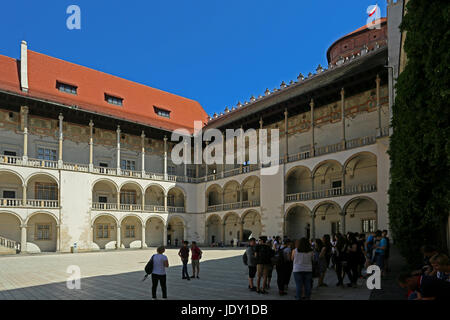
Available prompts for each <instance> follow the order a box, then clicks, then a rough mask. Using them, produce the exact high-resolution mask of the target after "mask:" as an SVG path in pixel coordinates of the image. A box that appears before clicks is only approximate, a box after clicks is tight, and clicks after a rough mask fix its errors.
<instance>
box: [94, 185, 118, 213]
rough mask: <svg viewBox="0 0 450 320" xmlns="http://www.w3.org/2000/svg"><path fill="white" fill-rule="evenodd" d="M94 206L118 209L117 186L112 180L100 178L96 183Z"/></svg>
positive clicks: (100, 208)
mask: <svg viewBox="0 0 450 320" xmlns="http://www.w3.org/2000/svg"><path fill="white" fill-rule="evenodd" d="M92 207H93V209H98V210H117V186H116V185H115V184H114V183H113V182H112V181H111V180H100V181H97V182H96V183H95V184H94V186H93V188H92Z"/></svg>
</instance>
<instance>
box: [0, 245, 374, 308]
mask: <svg viewBox="0 0 450 320" xmlns="http://www.w3.org/2000/svg"><path fill="white" fill-rule="evenodd" d="M203 251H204V254H203V259H202V263H201V266H200V279H195V280H191V281H187V280H182V279H181V262H180V260H179V258H178V256H177V252H178V250H176V249H168V250H167V251H166V254H167V256H168V257H169V264H170V268H169V270H168V296H169V299H189V300H211V299H212V300H216V299H232V300H252V299H261V300H263V299H270V300H272V299H277V300H279V299H283V300H293V299H294V295H295V284H294V281H293V277H292V278H291V283H290V286H289V294H288V295H287V296H284V297H280V296H279V295H278V290H277V288H276V271H275V270H274V272H273V279H272V283H271V289H270V294H268V295H258V294H257V293H255V292H250V291H249V290H248V289H247V268H246V266H244V265H243V263H242V258H241V256H242V253H243V252H244V249H210V248H203ZM154 252H155V249H154V248H149V249H146V250H124V251H120V252H116V251H110V252H107V251H104V252H92V253H78V254H40V255H18V256H3V257H0V300H4V299H33V300H40V299H44V300H48V299H50V300H55V299H101V300H105V299H139V300H141V299H150V298H151V295H150V286H151V280H150V279H148V280H147V281H145V282H142V281H141V280H142V278H143V276H144V272H143V269H144V266H145V264H146V263H147V261H148V259H149V257H150V256H151V254H153V253H154ZM70 265H78V266H79V267H80V268H81V277H82V279H81V289H80V290H69V289H67V287H66V280H67V279H68V277H69V274H68V273H67V272H66V270H67V267H68V266H70ZM188 268H189V269H188V270H189V273H191V271H192V269H191V265H189V266H188ZM325 282H326V283H328V284H329V287H328V288H320V289H318V288H316V286H317V284H316V281H315V288H314V289H313V294H312V299H313V300H330V299H334V300H368V299H369V297H370V291H369V290H368V289H367V288H366V285H365V282H362V281H361V280H360V282H359V284H358V288H337V287H335V284H336V282H337V281H336V275H335V273H334V271H333V270H329V271H328V272H327V276H326V280H325ZM160 296H161V291H160V289H158V297H160Z"/></svg>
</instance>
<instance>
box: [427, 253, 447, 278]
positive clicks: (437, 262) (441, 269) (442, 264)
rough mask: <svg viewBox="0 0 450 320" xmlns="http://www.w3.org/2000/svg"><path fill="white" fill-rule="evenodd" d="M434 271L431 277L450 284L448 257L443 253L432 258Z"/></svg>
mask: <svg viewBox="0 0 450 320" xmlns="http://www.w3.org/2000/svg"><path fill="white" fill-rule="evenodd" d="M430 263H431V266H432V267H433V270H432V271H431V272H430V274H429V275H430V276H434V277H436V278H438V279H440V280H443V281H447V282H450V264H449V259H448V256H447V255H445V254H443V253H438V254H435V255H434V256H432V257H431V258H430Z"/></svg>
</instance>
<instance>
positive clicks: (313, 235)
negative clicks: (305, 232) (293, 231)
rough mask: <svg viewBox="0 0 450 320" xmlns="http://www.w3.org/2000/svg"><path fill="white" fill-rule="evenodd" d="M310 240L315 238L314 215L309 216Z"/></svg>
mask: <svg viewBox="0 0 450 320" xmlns="http://www.w3.org/2000/svg"><path fill="white" fill-rule="evenodd" d="M311 238H312V239H315V238H316V215H315V214H312V215H311Z"/></svg>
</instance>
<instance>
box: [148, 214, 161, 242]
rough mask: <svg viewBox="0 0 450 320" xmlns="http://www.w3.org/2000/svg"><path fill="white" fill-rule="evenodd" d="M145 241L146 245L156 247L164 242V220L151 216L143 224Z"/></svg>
mask: <svg viewBox="0 0 450 320" xmlns="http://www.w3.org/2000/svg"><path fill="white" fill-rule="evenodd" d="M145 242H146V244H147V247H158V246H161V245H163V244H164V221H163V220H162V219H161V218H157V217H151V218H149V219H148V220H147V223H146V225H145Z"/></svg>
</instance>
